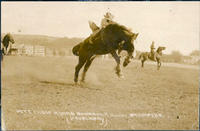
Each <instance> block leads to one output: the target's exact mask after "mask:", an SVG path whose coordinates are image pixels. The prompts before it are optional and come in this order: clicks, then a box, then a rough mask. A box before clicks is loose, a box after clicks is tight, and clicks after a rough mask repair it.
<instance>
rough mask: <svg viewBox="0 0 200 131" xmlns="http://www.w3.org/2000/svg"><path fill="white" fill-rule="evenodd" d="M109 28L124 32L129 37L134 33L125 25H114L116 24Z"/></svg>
mask: <svg viewBox="0 0 200 131" xmlns="http://www.w3.org/2000/svg"><path fill="white" fill-rule="evenodd" d="M107 27H108V28H109V27H110V28H111V30H112V29H114V30H122V31H123V32H124V33H125V34H126V35H128V36H132V35H133V34H134V33H133V32H132V31H131V30H130V29H128V28H127V27H125V26H124V25H120V24H118V23H114V24H110V25H108V26H107Z"/></svg>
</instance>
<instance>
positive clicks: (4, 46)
mask: <svg viewBox="0 0 200 131" xmlns="http://www.w3.org/2000/svg"><path fill="white" fill-rule="evenodd" d="M10 42H11V43H12V44H14V43H15V41H14V39H13V37H12V35H11V34H10V33H8V34H6V35H5V36H4V37H3V40H2V42H1V61H2V60H3V56H4V55H8V54H9V53H10V49H11V44H10Z"/></svg>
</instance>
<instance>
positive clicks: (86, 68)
mask: <svg viewBox="0 0 200 131" xmlns="http://www.w3.org/2000/svg"><path fill="white" fill-rule="evenodd" d="M95 57H96V56H93V57H92V58H90V59H88V60H87V62H86V64H85V66H84V69H83V74H82V79H81V81H82V82H84V81H85V76H86V72H87V70H88V69H89V67H90V65H91V63H92V61H93V60H94V58H95Z"/></svg>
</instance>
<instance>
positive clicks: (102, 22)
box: [101, 18, 114, 28]
mask: <svg viewBox="0 0 200 131" xmlns="http://www.w3.org/2000/svg"><path fill="white" fill-rule="evenodd" d="M111 23H114V22H113V21H112V19H109V18H103V19H102V21H101V28H105V27H106V26H107V25H109V24H111Z"/></svg>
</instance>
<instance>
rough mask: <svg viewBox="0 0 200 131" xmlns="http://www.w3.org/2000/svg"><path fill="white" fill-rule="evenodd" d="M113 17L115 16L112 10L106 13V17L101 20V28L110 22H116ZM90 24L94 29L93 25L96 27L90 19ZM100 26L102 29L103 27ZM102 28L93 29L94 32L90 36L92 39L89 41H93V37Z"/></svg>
mask: <svg viewBox="0 0 200 131" xmlns="http://www.w3.org/2000/svg"><path fill="white" fill-rule="evenodd" d="M113 18H114V16H113V15H112V14H111V13H110V12H107V13H106V14H105V15H104V18H103V19H102V21H101V28H105V27H106V26H107V25H109V24H112V23H115V22H114V21H113ZM89 25H90V28H91V29H92V30H93V27H94V28H95V26H93V27H91V25H92V22H90V21H89ZM101 28H100V29H101ZM100 29H97V30H96V31H93V33H92V34H91V36H90V39H89V42H90V43H92V40H93V37H94V36H95V35H96V34H97V33H98V32H99V31H100Z"/></svg>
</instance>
